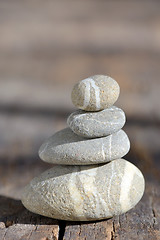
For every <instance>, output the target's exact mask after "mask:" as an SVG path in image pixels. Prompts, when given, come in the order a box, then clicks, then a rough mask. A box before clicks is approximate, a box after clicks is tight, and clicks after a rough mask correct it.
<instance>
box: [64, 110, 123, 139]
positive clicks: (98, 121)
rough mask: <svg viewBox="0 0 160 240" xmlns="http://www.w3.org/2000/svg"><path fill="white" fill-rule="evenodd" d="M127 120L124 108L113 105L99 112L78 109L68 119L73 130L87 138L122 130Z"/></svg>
mask: <svg viewBox="0 0 160 240" xmlns="http://www.w3.org/2000/svg"><path fill="white" fill-rule="evenodd" d="M125 121H126V117H125V114H124V112H123V111H122V109H120V108H118V107H116V106H112V107H110V108H107V109H104V110H102V111H99V112H85V111H83V110H77V111H75V112H73V113H72V114H71V115H70V116H69V117H68V119H67V124H68V126H69V127H70V128H71V129H72V131H73V132H74V133H76V134H78V135H80V136H83V137H87V138H96V137H104V136H107V135H110V134H112V133H115V132H117V131H118V130H120V129H121V128H122V127H123V126H124V124H125Z"/></svg>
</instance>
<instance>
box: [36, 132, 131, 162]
mask: <svg viewBox="0 0 160 240" xmlns="http://www.w3.org/2000/svg"><path fill="white" fill-rule="evenodd" d="M129 149H130V141H129V139H128V137H127V135H126V133H125V132H124V131H123V130H119V131H118V132H116V133H113V134H112V135H109V136H107V137H102V138H96V139H87V138H84V137H81V136H78V135H77V134H75V133H74V132H72V130H71V129H70V128H65V129H63V130H61V131H59V132H57V133H55V134H54V135H53V136H51V137H50V138H49V139H47V140H46V142H44V143H43V144H42V146H41V147H40V150H39V156H40V158H41V159H42V160H43V161H45V162H49V163H53V164H65V165H89V164H96V163H97V164H98V163H104V162H108V161H111V160H114V159H118V158H122V157H123V156H124V155H126V154H127V153H128V151H129Z"/></svg>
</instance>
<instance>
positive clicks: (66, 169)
mask: <svg viewBox="0 0 160 240" xmlns="http://www.w3.org/2000/svg"><path fill="white" fill-rule="evenodd" d="M144 187H145V182H144V178H143V175H142V173H141V172H140V170H139V169H138V168H137V167H136V166H134V165H133V164H131V163H130V162H128V161H126V160H124V159H117V160H114V161H112V162H110V163H108V164H101V165H92V166H62V165H57V166H54V168H51V169H49V170H47V171H46V172H44V173H42V174H41V175H40V176H38V177H36V178H34V179H33V180H32V181H31V182H30V184H29V185H27V186H26V187H25V189H24V192H23V196H22V203H23V205H24V206H25V207H26V208H27V209H28V210H30V211H31V212H34V213H37V214H40V215H43V216H47V217H51V218H55V219H61V220H69V221H92V220H100V219H107V218H110V217H113V216H115V215H120V214H122V213H125V212H127V211H128V210H130V209H131V208H133V207H134V206H135V205H136V204H137V203H138V202H139V201H140V199H141V198H142V196H143V193H144Z"/></svg>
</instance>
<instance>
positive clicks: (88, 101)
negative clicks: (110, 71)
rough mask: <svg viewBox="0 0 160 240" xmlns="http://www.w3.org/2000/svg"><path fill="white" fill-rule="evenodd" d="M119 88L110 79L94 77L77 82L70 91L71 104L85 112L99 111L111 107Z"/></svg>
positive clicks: (101, 76)
mask: <svg viewBox="0 0 160 240" xmlns="http://www.w3.org/2000/svg"><path fill="white" fill-rule="evenodd" d="M119 92H120V87H119V85H118V83H117V82H116V81H115V80H114V79H112V78H111V77H108V76H104V75H95V76H92V77H89V78H86V79H84V80H82V81H80V82H78V83H77V84H76V85H75V86H74V87H73V90H72V94H71V98H72V102H73V104H74V105H75V106H76V107H77V108H80V109H83V110H85V111H99V110H103V109H105V108H108V107H110V106H112V105H113V104H114V103H115V102H116V101H117V99H118V97H119Z"/></svg>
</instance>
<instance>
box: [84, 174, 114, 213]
mask: <svg viewBox="0 0 160 240" xmlns="http://www.w3.org/2000/svg"><path fill="white" fill-rule="evenodd" d="M88 173H89V174H88V175H86V174H81V175H79V179H80V181H81V184H82V185H83V189H84V192H85V195H86V196H87V197H88V198H89V200H90V202H92V205H93V210H92V211H94V214H95V217H98V216H99V215H100V213H102V212H103V214H105V213H106V212H108V214H109V215H111V213H110V211H109V208H108V206H107V203H106V201H105V200H104V199H103V198H102V196H101V194H100V193H99V192H98V189H97V186H96V185H95V176H96V174H97V171H95V172H92V171H91V172H88ZM94 203H95V204H94ZM111 216H112V215H111Z"/></svg>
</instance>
